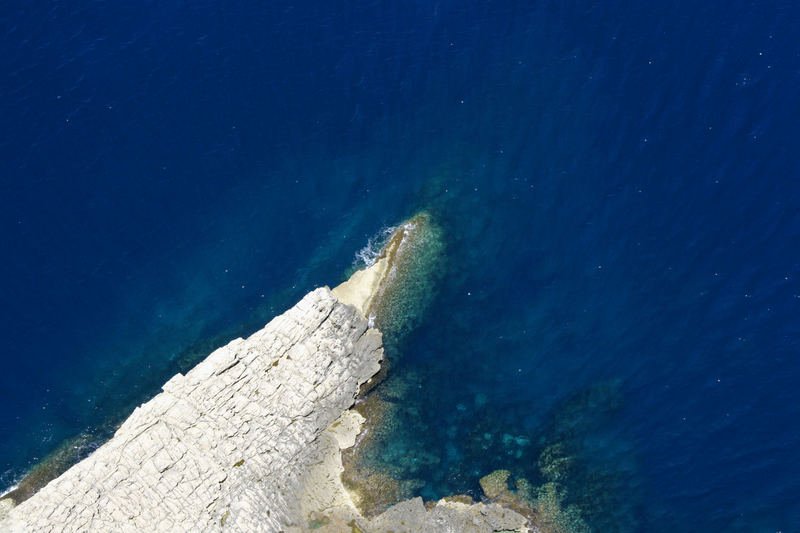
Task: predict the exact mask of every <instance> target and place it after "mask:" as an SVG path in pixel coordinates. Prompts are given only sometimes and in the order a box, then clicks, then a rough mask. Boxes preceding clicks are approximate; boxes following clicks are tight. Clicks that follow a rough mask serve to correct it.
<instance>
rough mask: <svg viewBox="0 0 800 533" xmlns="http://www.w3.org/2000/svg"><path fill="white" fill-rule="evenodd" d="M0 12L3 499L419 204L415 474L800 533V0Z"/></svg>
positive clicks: (318, 282) (73, 5)
mask: <svg viewBox="0 0 800 533" xmlns="http://www.w3.org/2000/svg"><path fill="white" fill-rule="evenodd" d="M4 5H5V7H4V8H3V9H2V12H0V49H1V50H2V54H0V117H2V119H0V162H1V163H2V171H1V172H0V184H1V187H2V189H0V191H1V192H0V250H2V260H0V303H1V304H2V310H3V312H2V320H0V365H2V372H0V406H2V407H1V408H0V436H1V437H0V492H3V491H4V490H7V489H9V488H11V487H13V486H14V485H15V484H16V483H17V482H18V481H19V480H20V479H21V478H22V476H23V475H24V474H25V473H26V472H27V471H28V470H29V469H30V468H31V467H32V466H33V465H36V464H37V463H39V462H41V461H42V460H43V459H44V458H46V457H48V455H49V454H52V453H53V452H54V451H56V450H58V449H59V448H60V447H62V448H63V447H64V446H67V447H70V446H71V447H72V448H74V449H76V450H77V452H76V453H77V454H78V455H85V454H86V453H89V452H90V451H91V449H93V448H94V447H96V446H97V445H99V444H101V443H102V442H103V440H104V439H107V438H108V437H109V435H111V434H112V433H113V431H114V428H115V427H116V425H117V424H119V422H120V421H121V420H123V419H124V418H125V417H126V416H127V415H128V414H130V412H131V411H132V409H133V408H134V407H135V406H136V405H138V404H140V403H141V402H143V401H146V400H147V399H149V398H150V397H152V396H153V395H154V394H156V393H158V392H159V390H160V385H161V384H162V383H164V382H165V381H166V380H167V379H169V377H171V376H172V375H173V374H175V373H177V372H185V371H186V370H188V369H189V368H191V367H192V366H193V365H194V364H196V363H197V362H198V361H200V360H201V359H202V358H203V357H204V356H205V355H207V354H208V353H209V352H210V351H211V350H212V349H213V348H215V347H217V346H220V345H222V344H225V343H226V342H228V341H229V340H231V339H233V338H235V337H238V336H242V335H247V334H249V333H252V332H253V331H255V330H257V329H259V328H261V327H263V325H264V324H265V323H266V322H267V321H268V320H269V319H270V318H272V317H273V316H276V315H277V314H280V313H281V312H283V311H284V310H286V309H287V308H289V307H290V306H292V305H293V304H294V303H295V302H296V301H297V300H299V299H300V298H301V297H302V296H303V295H304V294H305V293H306V292H308V291H310V290H312V289H313V288H315V287H319V286H323V285H329V286H333V285H335V284H338V283H339V282H341V281H342V280H344V279H345V277H346V275H347V273H348V272H350V271H352V269H353V267H354V266H355V267H357V266H358V265H359V263H358V261H359V259H357V257H356V254H357V252H358V251H359V250H361V249H362V248H363V247H364V246H365V245H366V244H367V243H368V242H369V240H370V239H371V238H372V239H374V238H376V236H380V235H382V234H383V233H384V232H385V230H386V228H388V227H392V226H393V225H396V224H397V223H399V222H401V221H402V220H404V219H406V218H408V217H410V216H413V215H415V214H417V213H419V212H422V211H425V212H428V213H429V214H430V215H431V216H432V218H433V219H434V220H435V221H436V223H437V224H438V226H439V227H440V228H441V235H442V239H443V240H444V253H443V258H442V260H441V264H440V266H439V267H438V273H439V276H438V278H437V281H436V288H435V290H434V291H433V292H432V293H431V298H430V302H429V304H428V305H427V307H426V309H425V310H424V312H421V316H420V319H419V320H418V321H417V322H418V323H417V325H416V327H415V329H414V330H413V331H412V332H411V333H409V334H408V335H407V336H406V337H405V338H404V339H403V340H402V341H400V342H398V343H397V344H396V346H394V347H393V348H392V351H393V353H391V354H389V355H390V356H391V357H392V358H393V364H392V369H391V371H390V373H391V374H392V375H393V376H394V377H395V379H397V380H401V381H402V380H405V381H404V383H405V384H406V386H407V387H408V386H411V387H415V388H416V389H415V390H416V391H418V392H415V393H414V394H413V395H410V397H409V399H407V400H406V401H407V402H408V403H407V404H406V406H405V408H406V411H405V415H404V416H407V419H408V423H407V424H400V425H399V426H400V428H399V429H398V430H397V435H396V441H397V442H398V443H402V446H403V447H402V450H404V452H403V453H402V454H400V455H402V458H401V459H402V461H406V462H405V463H404V464H405V467H408V460H409V458H411V459H413V460H414V461H417V459H419V461H417V462H418V465H417V466H415V467H414V468H413V469H411V470H409V471H408V475H409V477H413V478H414V479H415V480H416V485H415V486H416V487H417V488H416V492H417V493H418V494H419V495H421V496H423V497H424V498H425V499H435V498H440V497H443V496H446V495H448V494H456V493H467V494H472V495H474V496H475V497H476V498H478V497H480V487H479V484H478V480H479V479H480V477H482V476H484V475H486V474H488V473H490V472H492V471H493V470H497V469H508V470H509V471H511V473H512V477H517V478H522V477H525V478H527V479H530V480H531V482H532V483H539V482H543V481H547V479H550V478H548V476H547V472H545V470H546V467H547V460H548V457H549V458H550V459H553V457H555V458H557V459H558V460H559V461H561V462H560V463H559V464H562V465H566V473H565V474H564V477H563V478H562V479H560V480H559V481H560V482H561V487H560V488H559V490H560V491H561V492H560V497H561V498H562V501H563V503H564V505H570V506H571V508H572V509H573V510H575V511H576V512H579V513H581V515H582V520H583V521H584V523H585V524H587V525H588V527H589V528H590V529H591V530H592V531H597V532H605V531H620V532H622V531H626V532H628V531H631V532H656V533H658V532H674V531H687V532H688V531H692V532H694V531H697V532H706V531H734V532H792V531H800V385H798V383H800V247H798V244H799V243H800V133H799V132H798V124H800V98H798V89H800V33H798V27H800V4H798V3H797V2H792V1H787V0H782V1H769V0H767V1H761V2H753V1H743V0H729V1H726V2H722V1H720V0H709V1H706V2H688V1H686V0H675V1H662V2H629V1H620V0H608V1H597V0H595V1H582V0H577V1H527V2H515V1H503V0H498V1H448V0H444V1H439V0H433V1H431V0H426V1H417V0H408V1H405V2H376V1H362V0H354V1H351V2H341V1H338V0H332V1H325V2H318V1H309V2H296V1H293V0H292V1H288V0H272V1H269V2H219V1H210V0H195V1H192V2H186V1H180V0H165V1H160V2H155V1H152V0H145V1H143V2H141V3H139V2H136V3H125V2H108V1H97V0H90V1H88V2H58V1H43V2H19V1H17V0H11V1H10V2H8V3H5V4H4ZM414 450H417V451H416V452H415V451H414ZM415 453H417V454H418V457H416V456H414V454H415ZM548 454H549V455H548ZM412 456H413V457H412ZM385 457H386V460H387V461H389V462H391V461H392V460H397V461H400V460H401V459H397V457H398V454H395V455H394V456H393V455H392V454H391V453H388V452H387V454H386V456H385ZM392 457H395V459H392ZM401 466H402V465H401ZM551 473H552V472H551Z"/></svg>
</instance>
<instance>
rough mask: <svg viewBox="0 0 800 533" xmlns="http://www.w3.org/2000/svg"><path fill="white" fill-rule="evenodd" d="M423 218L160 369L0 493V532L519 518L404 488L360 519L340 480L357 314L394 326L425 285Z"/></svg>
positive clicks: (369, 335)
mask: <svg viewBox="0 0 800 533" xmlns="http://www.w3.org/2000/svg"><path fill="white" fill-rule="evenodd" d="M430 227H432V226H430V223H429V217H428V216H427V215H417V216H416V217H414V218H413V219H411V220H410V221H409V222H407V223H405V224H403V225H401V226H400V227H398V229H396V230H395V232H394V233H393V234H392V237H391V238H390V239H389V244H387V246H386V249H385V250H384V251H383V252H382V253H381V255H380V257H379V258H378V259H377V260H376V261H375V263H374V264H372V265H371V266H369V267H368V268H366V269H364V270H361V271H358V272H356V273H355V274H354V275H353V276H352V277H351V278H350V280H348V281H346V282H345V283H343V284H341V285H340V286H339V287H337V288H335V289H334V290H333V291H331V290H329V289H328V288H327V287H326V288H321V289H317V290H315V291H313V292H311V293H309V294H307V295H306V296H305V297H304V298H303V299H302V300H301V301H300V302H299V303H298V304H297V305H295V306H294V307H293V308H291V309H289V310H288V311H287V312H286V313H284V314H283V315H281V316H279V317H277V318H275V319H274V320H272V321H271V322H270V323H269V324H267V325H266V327H264V329H262V330H260V331H258V332H256V333H254V334H253V335H252V336H250V337H249V338H248V339H236V340H234V341H232V342H231V343H229V344H228V345H227V346H224V347H222V348H220V349H218V350H216V351H214V352H213V353H212V354H211V355H209V356H208V358H206V359H205V360H204V361H203V362H201V363H200V364H198V365H197V366H196V367H195V368H193V369H192V370H191V371H190V372H188V373H187V374H186V375H185V376H183V375H181V374H178V375H176V376H174V377H173V378H172V379H170V380H169V381H168V382H167V383H166V384H165V385H164V386H163V387H162V388H163V392H162V393H161V394H158V395H157V396H156V397H155V398H153V399H152V400H150V401H149V402H147V403H145V404H143V405H142V406H140V407H139V408H137V409H136V410H135V411H134V412H133V414H132V415H131V416H130V417H129V418H128V419H127V420H126V421H125V422H124V423H123V424H122V426H121V427H120V428H119V430H118V431H117V432H116V434H115V435H114V437H113V438H112V439H111V440H110V441H109V442H107V443H106V444H104V445H103V446H101V447H100V448H98V449H97V450H96V451H95V452H94V453H93V454H91V455H90V456H89V457H88V458H86V459H84V460H83V461H81V462H80V463H78V464H76V465H75V466H73V467H72V468H70V469H69V470H67V471H66V472H65V473H64V474H62V475H61V476H60V477H58V478H56V479H55V480H53V481H51V482H50V483H49V484H48V485H47V486H45V487H44V488H43V489H41V490H40V491H39V492H38V493H36V494H34V495H33V496H32V497H31V498H30V499H28V500H25V501H23V502H22V503H21V504H20V505H18V506H17V507H12V505H13V502H12V501H11V498H13V496H11V495H13V494H14V493H13V492H12V493H9V496H11V497H9V498H6V499H0V531H2V532H6V531H8V532H11V533H17V532H38V531H69V532H72V531H76V532H77V531H80V532H84V531H86V532H94V531H97V532H103V533H105V532H109V531H114V532H118V531H119V532H128V531H130V532H134V531H136V532H138V531H148V532H151V531H152V532H161V531H163V532H184V531H185V532H188V531H204V532H207V531H235V532H247V533H251V532H262V531H263V532H276V533H277V532H282V533H299V532H304V531H315V532H317V533H384V532H388V531H392V532H394V533H401V532H407V533H412V532H413V533H435V532H443V533H444V532H453V531H458V532H465V533H467V532H469V533H492V532H495V531H518V532H526V531H529V529H528V519H527V518H525V517H524V516H522V515H521V514H519V513H517V512H515V511H513V510H511V509H509V508H506V507H503V506H502V505H501V504H499V503H497V502H492V503H475V504H471V503H464V502H463V501H455V500H454V499H450V500H440V501H438V502H435V503H429V504H428V505H427V506H426V505H425V504H424V503H423V501H422V499H421V498H414V499H411V500H407V501H404V502H400V503H398V504H397V505H395V506H393V507H391V508H389V509H388V510H386V511H385V512H383V513H382V514H379V515H378V516H376V517H373V518H372V519H368V518H366V517H365V516H363V515H362V514H361V512H360V511H359V509H358V507H357V506H356V505H355V504H354V499H353V496H352V495H351V493H350V492H348V490H347V489H346V488H345V486H344V485H343V483H342V472H343V470H344V468H343V466H342V453H341V452H342V450H343V449H346V448H350V447H352V446H354V445H355V443H356V440H357V437H358V435H359V432H360V431H361V427H362V423H364V421H365V419H364V417H363V416H362V415H361V414H359V413H358V412H356V410H353V409H350V407H352V406H353V404H354V402H355V399H356V396H357V394H358V393H359V391H360V390H366V389H368V388H369V386H370V380H371V378H373V376H375V374H377V373H378V371H379V370H380V362H381V360H382V357H383V338H382V335H381V333H380V332H379V331H378V330H377V329H374V328H373V327H371V326H370V324H372V323H373V321H376V323H378V324H379V325H380V324H381V323H384V324H387V325H389V326H390V327H392V328H393V330H392V331H394V333H395V335H396V334H397V332H398V331H400V330H402V327H401V325H402V324H407V322H408V321H407V320H403V319H400V318H398V317H399V316H401V315H402V314H403V312H404V310H405V308H406V307H408V306H418V305H420V302H423V301H424V297H423V296H424V294H423V293H424V292H426V291H427V289H428V285H427V284H426V283H424V276H422V277H420V276H416V277H415V274H416V273H417V272H422V273H423V274H424V273H425V272H427V270H429V269H430V268H431V267H432V261H433V259H435V258H436V257H438V255H439V253H438V252H439V249H438V247H437V246H432V245H430V244H428V245H425V243H426V242H428V241H430V235H432V234H434V233H435V232H432V231H430V229H429V228H430ZM426 228H427V229H426ZM426 239H427V240H426ZM432 242H433V243H434V244H435V242H436V241H435V240H433V241H432ZM426 251H427V252H426ZM392 283H394V284H397V283H400V284H401V286H400V287H397V286H391V284H392ZM405 285H408V286H410V288H409V287H405ZM365 315H367V316H369V317H370V319H369V321H368V320H367V319H366V318H365ZM383 315H386V316H389V317H391V320H387V319H386V316H383ZM376 317H377V318H376ZM398 324H400V325H398ZM376 379H377V378H376ZM364 385H366V387H362V386H364ZM503 482H505V478H503ZM361 490H380V487H375V486H373V485H369V486H365V487H362V488H361ZM466 500H468V502H471V501H472V500H471V498H469V497H466ZM532 531H536V530H535V529H533V530H532Z"/></svg>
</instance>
